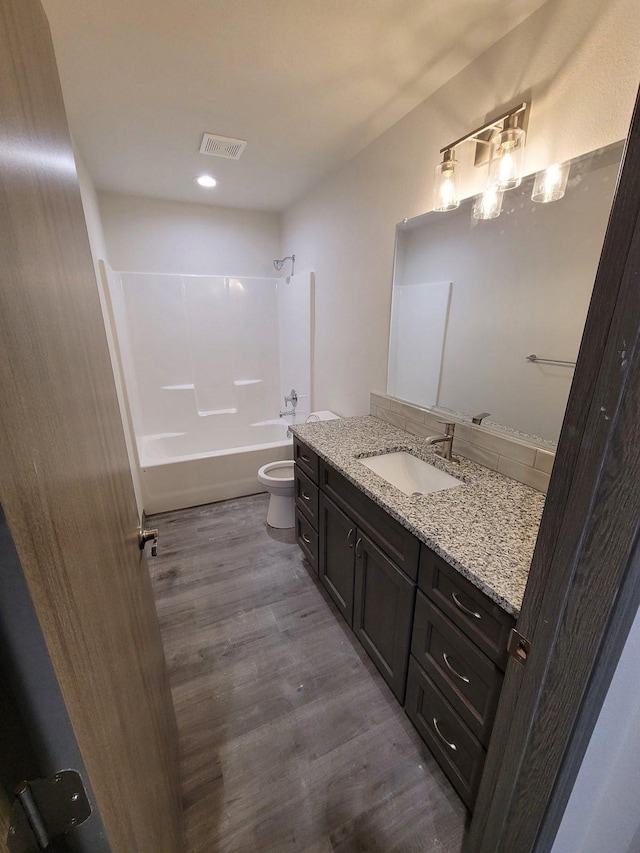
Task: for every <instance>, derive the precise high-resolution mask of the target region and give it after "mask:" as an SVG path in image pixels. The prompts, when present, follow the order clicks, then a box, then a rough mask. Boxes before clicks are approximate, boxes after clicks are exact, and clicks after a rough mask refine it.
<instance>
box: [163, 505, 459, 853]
mask: <svg viewBox="0 0 640 853" xmlns="http://www.w3.org/2000/svg"><path fill="white" fill-rule="evenodd" d="M267 498H268V496H267V495H256V496H253V497H249V498H240V499H237V500H232V501H226V502H224V503H218V504H211V505H209V506H204V507H197V508H195V509H190V510H180V511H176V512H172V513H163V514H161V515H156V516H154V517H153V524H154V526H157V527H158V528H159V530H160V542H159V547H158V556H157V557H156V558H155V559H153V558H150V559H149V565H150V570H151V575H152V582H153V587H154V593H155V597H156V605H157V609H158V615H159V618H160V625H161V630H162V637H163V642H164V646H165V652H166V656H167V662H168V665H169V671H170V679H171V687H172V693H173V699H174V702H175V706H176V714H177V718H178V727H179V730H180V746H181V753H182V790H183V797H184V804H185V821H186V836H187V851H185V853H204V851H206V853H272V851H273V853H365V851H366V853H425V851H434V853H458V851H459V850H460V847H461V844H462V838H463V834H464V829H465V820H466V812H465V810H464V807H463V806H462V804H461V802H460V801H459V799H458V797H457V796H456V794H455V793H454V791H453V789H452V788H451V786H450V785H449V783H448V782H447V780H446V779H445V777H444V776H443V775H442V773H441V772H440V770H439V768H438V767H437V766H436V764H435V762H434V761H433V759H432V758H431V756H430V755H429V753H428V752H427V751H426V749H425V748H424V747H423V746H422V743H421V741H420V739H419V738H418V735H417V734H416V733H415V732H414V730H413V728H412V726H411V724H410V723H409V721H408V719H407V718H406V717H405V714H404V711H403V710H402V709H401V708H400V706H399V705H398V704H397V702H396V700H395V699H394V697H393V696H392V694H391V692H390V691H389V689H388V687H387V686H386V684H385V683H384V681H383V680H382V678H381V677H380V676H379V675H378V673H377V671H376V670H375V669H374V667H373V665H372V664H371V662H370V661H369V659H368V658H367V656H366V654H365V652H364V650H363V649H362V647H361V646H360V645H359V643H358V642H357V640H356V639H355V637H354V636H353V635H352V634H351V631H350V630H349V629H348V627H347V626H346V624H345V623H344V622H343V620H342V617H341V616H340V615H339V614H338V612H337V610H336V608H335V607H334V605H333V603H332V602H331V601H330V599H329V598H328V597H327V596H326V595H325V593H324V591H323V590H322V589H321V587H320V586H319V585H318V584H317V583H316V581H315V580H314V579H313V578H312V577H311V575H310V574H309V571H308V568H307V564H306V563H305V562H304V560H303V557H302V553H301V551H300V549H299V548H298V546H297V544H296V543H295V540H294V535H293V530H288V531H274V530H271V529H270V528H268V527H267V525H266V514H267Z"/></svg>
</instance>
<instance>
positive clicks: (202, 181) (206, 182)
mask: <svg viewBox="0 0 640 853" xmlns="http://www.w3.org/2000/svg"><path fill="white" fill-rule="evenodd" d="M193 180H194V181H195V182H196V184H199V185H200V186H201V187H207V188H210V187H215V186H216V184H217V183H218V182H217V181H216V179H215V178H212V177H211V175H198V177H197V178H194V179H193Z"/></svg>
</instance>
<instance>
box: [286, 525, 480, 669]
mask: <svg viewBox="0 0 640 853" xmlns="http://www.w3.org/2000/svg"><path fill="white" fill-rule="evenodd" d="M302 538H303V540H304V541H305V542H306V543H307V545H311V539H309V537H308V536H307V534H306V533H303V534H302ZM468 680H469V679H467V681H468Z"/></svg>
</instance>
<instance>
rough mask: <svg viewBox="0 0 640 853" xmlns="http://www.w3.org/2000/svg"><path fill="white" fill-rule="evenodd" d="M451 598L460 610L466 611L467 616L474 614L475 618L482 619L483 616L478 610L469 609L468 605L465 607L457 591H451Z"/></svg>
mask: <svg viewBox="0 0 640 853" xmlns="http://www.w3.org/2000/svg"><path fill="white" fill-rule="evenodd" d="M451 598H453V601H454V604H455V605H456V607H457V608H458V610H462V612H463V613H466V614H467V616H473V618H474V619H482V616H481V615H480V614H479V613H478V612H477V610H469V608H468V607H465V606H464V604H463V603H462V602H461V601H460V599H459V598H458V596H457V595H456V594H455V592H452V593H451Z"/></svg>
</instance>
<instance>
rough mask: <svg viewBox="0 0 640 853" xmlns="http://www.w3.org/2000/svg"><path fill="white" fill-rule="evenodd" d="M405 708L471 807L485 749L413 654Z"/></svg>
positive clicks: (453, 783) (465, 801) (451, 780)
mask: <svg viewBox="0 0 640 853" xmlns="http://www.w3.org/2000/svg"><path fill="white" fill-rule="evenodd" d="M405 711H406V712H407V715H408V716H409V719H410V720H411V722H412V723H413V725H414V726H415V727H416V729H417V730H418V733H419V734H420V736H421V737H422V739H423V740H424V742H425V743H426V745H427V746H428V747H429V749H430V750H431V752H432V753H433V755H434V757H435V759H436V761H437V762H438V764H439V765H440V767H441V768H442V769H443V771H444V772H445V774H446V775H447V776H448V777H449V781H450V782H451V784H452V785H453V787H454V788H455V789H456V791H457V792H458V794H459V795H460V798H461V799H462V801H463V802H464V803H465V805H466V806H467V808H469V810H472V809H473V804H474V802H475V799H476V795H477V793H478V786H479V784H480V777H481V776H482V770H483V767H484V761H485V757H486V752H485V750H484V748H483V747H482V744H481V743H480V741H479V740H478V739H477V738H475V737H474V736H473V734H472V733H471V732H470V731H469V729H468V728H467V727H466V726H465V724H464V723H463V722H462V720H461V719H460V717H459V716H458V715H457V714H456V712H455V711H454V709H453V708H452V707H451V705H450V704H449V703H448V702H447V700H446V699H445V698H444V696H443V695H442V693H440V691H439V690H438V688H437V687H436V686H435V685H434V683H433V682H432V681H431V679H430V678H429V677H428V676H427V675H426V674H425V673H424V671H423V670H422V669H421V668H420V667H419V666H418V664H417V663H416V661H415V660H414V658H413V656H412V657H411V658H410V660H409V676H408V678H407V699H406V703H405Z"/></svg>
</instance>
